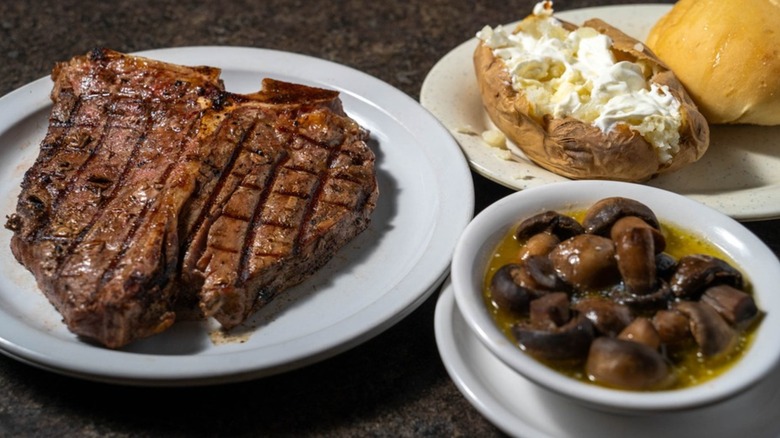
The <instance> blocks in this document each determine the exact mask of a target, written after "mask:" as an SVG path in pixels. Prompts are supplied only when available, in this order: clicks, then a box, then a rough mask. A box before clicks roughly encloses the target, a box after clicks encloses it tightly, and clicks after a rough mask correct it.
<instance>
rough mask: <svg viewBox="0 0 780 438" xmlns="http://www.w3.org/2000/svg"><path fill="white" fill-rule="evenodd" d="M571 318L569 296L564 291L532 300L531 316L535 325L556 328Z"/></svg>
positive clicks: (546, 328) (541, 327)
mask: <svg viewBox="0 0 780 438" xmlns="http://www.w3.org/2000/svg"><path fill="white" fill-rule="evenodd" d="M570 319H571V309H570V308H569V296H568V295H566V293H564V292H553V293H549V294H547V295H544V296H542V297H539V298H537V299H535V300H533V301H531V305H530V317H529V321H531V325H532V326H533V327H536V328H539V329H544V330H554V329H555V328H556V327H560V326H562V325H564V324H566V322H567V321H569V320H570Z"/></svg>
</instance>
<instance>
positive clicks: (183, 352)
mask: <svg viewBox="0 0 780 438" xmlns="http://www.w3.org/2000/svg"><path fill="white" fill-rule="evenodd" d="M141 54H142V55H144V56H148V57H152V58H156V59H160V60H163V61H168V62H175V63H181V64H188V65H211V66H216V67H220V68H222V69H223V78H224V80H225V86H226V88H227V89H228V90H229V91H233V92H241V93H245V92H251V91H256V90H257V89H259V87H260V83H261V79H262V78H264V77H273V78H276V79H281V80H287V81H294V82H298V83H304V84H309V85H314V86H320V87H326V88H331V89H336V90H338V91H340V92H341V99H342V101H343V104H344V108H345V110H346V112H347V113H348V114H349V115H350V116H352V117H353V118H354V119H355V120H357V121H358V122H359V123H360V124H361V125H362V126H364V127H365V128H367V129H369V130H370V131H371V146H372V148H373V149H374V150H375V151H376V153H377V174H378V175H377V177H378V183H379V190H380V192H381V193H380V197H379V201H378V205H377V208H376V210H375V212H374V214H373V216H372V223H371V225H370V227H369V228H368V229H367V230H366V231H365V232H364V233H362V234H361V235H359V236H358V237H357V238H356V239H355V240H353V241H352V242H351V243H350V244H349V245H348V246H346V247H345V248H343V249H342V250H341V251H340V252H339V253H338V254H336V256H335V257H334V259H333V260H332V261H331V262H330V263H329V264H327V265H326V266H325V267H324V268H323V269H321V270H320V271H319V272H318V273H317V274H316V275H315V276H314V277H313V278H310V279H309V280H307V281H306V282H304V283H303V284H302V285H300V286H298V287H296V288H294V289H292V290H290V291H288V292H287V293H285V294H283V296H282V297H279V298H278V299H277V301H275V302H274V303H272V305H271V306H269V308H268V309H266V310H264V311H261V312H260V314H258V315H256V316H255V317H253V318H252V320H250V321H249V323H247V324H246V325H245V327H244V329H243V330H239V332H238V333H233V334H232V336H231V337H229V338H228V339H227V340H222V341H216V339H217V338H216V337H214V335H215V333H218V331H217V330H216V327H215V326H214V325H213V324H214V323H209V322H182V323H177V324H176V325H174V327H173V328H172V329H171V330H169V331H167V332H165V333H162V334H161V335H158V336H154V337H152V338H149V339H146V340H142V341H139V342H136V343H134V344H132V345H131V346H129V347H127V348H125V349H122V350H117V351H113V350H109V349H105V348H101V347H98V346H95V345H93V344H90V343H87V342H84V341H82V340H80V339H78V338H77V337H75V336H73V335H72V334H71V333H70V332H69V331H68V330H67V329H66V328H65V327H64V325H63V324H62V323H61V322H60V321H61V319H60V316H59V314H58V313H57V312H56V311H55V310H54V309H53V307H52V306H50V305H49V303H48V302H47V301H46V299H45V298H44V296H43V295H42V294H41V293H40V292H39V291H38V290H37V288H36V286H35V283H34V280H33V277H32V276H31V275H30V274H29V273H28V272H27V271H26V270H25V269H24V268H23V267H22V266H21V265H19V264H18V263H17V262H16V260H15V259H14V257H13V255H12V254H11V252H10V249H9V240H10V237H11V232H10V231H8V230H5V229H3V230H2V231H0V350H2V352H3V353H5V354H7V355H9V356H12V357H15V358H17V359H20V360H22V361H25V362H28V363H30V364H33V365H36V366H39V367H42V368H47V369H50V370H53V371H57V372H60V373H64V374H70V375H75V376H79V377H83V378H88V379H94V380H101V381H110V382H121V383H130V384H147V385H151V384H156V385H177V384H182V385H183V384H199V383H215V382H222V381H228V380H238V379H247V378H253V377H259V376H264V375H270V374H273V373H278V372H282V371H286V370H290V369H293V368H296V367H300V366H303V365H306V364H309V363H312V362H314V361H317V360H321V359H324V358H326V357H329V356H332V355H335V354H337V353H339V352H341V351H344V350H346V349H348V348H350V347H352V346H355V345H357V344H358V343H360V342H363V341H365V340H367V339H369V338H370V337H372V336H374V335H376V334H378V333H379V332H381V331H383V330H384V329H387V328H388V327H390V326H391V325H393V324H394V323H396V322H397V321H399V320H400V319H402V318H403V317H404V316H406V315H407V314H409V313H410V312H411V311H412V310H414V309H415V308H416V307H417V306H418V305H419V304H421V303H422V302H423V301H424V300H425V299H426V298H427V297H428V296H430V294H431V293H432V292H433V290H434V289H435V288H436V287H437V286H438V285H439V284H440V283H441V280H442V279H443V278H444V276H445V275H446V272H447V269H448V266H449V262H450V259H451V255H452V251H453V248H454V245H455V242H456V240H457V238H458V236H459V234H460V232H461V231H462V230H463V228H465V226H466V224H467V223H468V221H469V220H470V219H471V217H472V214H473V205H474V192H473V186H472V180H471V174H470V172H469V169H468V164H467V163H466V161H465V159H464V158H463V154H462V153H461V151H460V149H459V148H458V145H457V144H456V143H455V141H454V140H453V139H452V137H451V136H450V135H449V133H448V132H447V130H446V129H444V128H443V127H442V126H441V125H440V124H439V123H438V121H437V120H436V119H435V118H434V117H433V116H432V115H430V113H428V112H427V111H426V110H425V109H424V108H422V107H421V106H420V105H419V104H418V103H417V102H415V101H414V100H413V99H412V98H410V97H408V96H407V95H405V94H404V93H402V92H401V91H399V90H397V89H395V88H393V87H391V86H390V85H388V84H386V83H384V82H382V81H380V80H378V79H376V78H373V77H371V76H369V75H366V74H364V73H361V72H359V71H356V70H354V69H351V68H348V67H345V66H342V65H338V64H335V63H332V62H328V61H324V60H321V59H315V58H311V57H307V56H302V55H297V54H292V53H286V52H279V51H272V50H262V49H253V48H235V47H188V48H175V49H162V50H154V51H149V52H143V53H141ZM50 89H51V81H50V79H48V78H44V79H41V80H38V81H35V82H33V83H31V84H29V85H27V86H25V87H22V88H20V89H18V90H16V91H14V92H12V93H10V94H8V95H7V96H5V97H3V98H2V99H0V217H5V216H6V215H8V214H10V213H12V212H13V211H14V209H15V205H16V198H17V196H18V193H19V190H20V189H19V183H20V181H21V178H22V176H23V174H24V171H25V170H26V169H27V168H28V167H29V166H30V165H31V164H32V163H33V161H34V159H35V157H36V156H37V153H38V144H39V142H40V141H41V139H42V138H43V135H44V133H45V130H46V127H47V117H48V112H49V110H50V107H51V105H50V102H49V99H48V95H49V92H50Z"/></svg>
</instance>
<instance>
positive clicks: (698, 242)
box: [482, 211, 760, 389]
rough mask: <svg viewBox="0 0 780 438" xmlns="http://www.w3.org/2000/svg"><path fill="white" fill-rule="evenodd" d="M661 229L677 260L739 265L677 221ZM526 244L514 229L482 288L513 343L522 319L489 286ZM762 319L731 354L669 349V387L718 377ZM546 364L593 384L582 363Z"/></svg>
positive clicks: (743, 335)
mask: <svg viewBox="0 0 780 438" xmlns="http://www.w3.org/2000/svg"><path fill="white" fill-rule="evenodd" d="M567 214H568V215H569V216H571V217H573V218H574V219H576V220H577V221H579V222H582V219H583V217H584V215H585V211H575V212H569V213H567ZM661 231H662V233H663V235H664V237H665V239H666V250H665V252H666V253H667V254H669V255H671V256H672V257H674V258H675V259H679V258H680V257H682V256H684V255H690V254H707V255H711V256H713V257H718V258H720V259H722V260H725V261H727V262H728V263H729V264H731V265H732V266H735V267H736V265H735V264H734V262H733V261H732V260H731V259H730V258H729V257H728V256H727V255H726V254H724V253H723V252H722V251H720V249H719V248H717V247H716V246H714V245H712V244H711V243H709V242H707V241H706V240H704V239H703V238H702V237H701V236H698V235H696V234H695V233H693V232H690V231H688V230H686V229H685V228H683V227H679V226H677V225H675V224H669V223H662V224H661ZM524 243H525V242H520V241H518V240H517V239H515V236H514V228H513V229H512V230H510V231H509V232H508V233H507V234H506V236H504V237H503V238H502V240H501V241H500V243H499V244H498V245H497V247H496V249H495V251H494V252H493V255H492V258H491V259H490V261H489V263H488V267H487V270H486V273H485V277H484V282H483V288H482V294H483V299H484V302H485V305H486V306H487V308H488V310H489V311H490V313H491V315H492V317H493V319H494V321H495V322H496V324H497V325H498V326H499V328H500V329H501V331H502V332H503V333H504V335H505V336H507V338H508V339H510V340H511V341H512V342H515V341H516V340H515V339H514V336H513V335H512V332H511V327H512V325H514V324H515V323H517V322H518V321H519V319H518V317H517V316H515V315H512V314H511V313H510V312H508V311H506V310H504V309H499V308H498V306H496V305H495V303H494V302H493V300H492V298H491V294H490V286H489V285H490V279H491V278H492V277H493V274H494V273H495V272H496V271H497V270H498V269H499V268H500V267H501V266H504V265H505V264H507V263H517V261H518V260H519V258H518V257H519V256H518V254H519V253H520V250H521V248H522V246H523V244H524ZM748 286H749V285H748ZM746 290H747V291H748V292H749V291H750V289H749V287H748V288H746ZM593 293H598V291H593ZM759 320H760V318H757V321H754V323H753V324H752V325H751V326H750V327H749V328H748V329H747V330H743V331H741V332H740V334H739V341H738V345H737V347H736V348H735V349H734V350H733V351H732V352H731V353H730V354H728V355H727V356H725V357H722V358H719V359H718V360H705V358H703V357H702V356H701V355H700V354H699V353H698V346H697V345H695V343H691V344H690V345H689V346H688V347H687V348H685V349H681V350H679V351H668V357H669V359H670V360H671V362H672V363H673V372H674V373H675V375H676V377H677V379H676V384H675V385H674V386H672V387H670V388H667V389H679V388H686V387H691V386H694V385H698V384H701V383H703V382H706V381H707V380H710V379H712V378H714V377H717V376H718V375H720V374H722V373H723V372H725V371H726V370H728V369H729V368H730V367H731V366H732V365H733V364H734V363H736V362H737V361H738V360H739V359H740V358H741V357H742V356H743V355H744V353H745V352H746V351H747V349H748V348H749V346H750V344H751V342H752V340H753V337H754V333H755V328H756V327H757V326H758V321H759ZM518 351H520V347H518ZM546 365H548V366H550V367H551V368H553V369H555V370H556V371H558V372H560V373H562V374H565V375H567V376H569V377H572V378H574V379H577V380H580V381H582V382H588V383H591V382H590V380H589V379H588V377H587V376H586V375H585V373H584V371H583V366H582V365H581V364H577V365H572V364H561V363H547V364H546Z"/></svg>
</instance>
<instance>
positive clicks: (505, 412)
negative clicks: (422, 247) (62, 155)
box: [434, 280, 780, 438]
mask: <svg viewBox="0 0 780 438" xmlns="http://www.w3.org/2000/svg"><path fill="white" fill-rule="evenodd" d="M434 328H435V333H436V344H437V346H438V348H439V353H440V355H441V358H442V361H443V362H444V365H445V368H446V369H447V372H448V373H449V375H450V377H452V380H453V381H454V382H455V384H456V386H457V387H458V389H459V390H460V391H461V393H462V394H463V395H464V396H465V397H466V399H468V401H469V402H470V403H471V404H472V405H473V406H474V407H475V408H476V409H477V410H478V411H479V412H480V413H481V414H482V415H483V416H485V418H487V419H488V420H489V421H491V422H492V423H493V424H495V425H496V426H497V427H499V428H500V429H501V430H503V431H504V432H506V433H508V434H510V435H514V436H519V437H524V438H542V437H545V438H601V437H612V436H614V437H618V436H620V437H632V438H658V437H664V438H686V437H692V436H696V437H708V438H732V437H740V436H742V437H751V438H754V437H755V438H777V437H778V436H780V416H778V415H777V406H778V405H780V368H777V369H775V370H774V371H773V372H772V373H771V374H769V376H768V377H767V378H766V379H765V380H764V381H762V382H761V384H759V385H756V386H754V387H753V388H751V389H749V390H748V391H746V392H743V393H740V394H739V395H737V396H735V397H734V398H731V399H729V400H727V401H724V402H721V403H718V404H715V405H710V406H707V407H703V408H697V409H691V410H686V411H680V412H673V413H663V414H656V415H621V414H617V413H610V412H607V411H604V410H595V409H590V408H588V407H586V406H584V405H582V404H581V403H577V402H574V401H572V400H570V399H566V398H564V397H563V396H560V395H558V394H555V393H553V392H551V391H549V390H547V389H544V388H542V387H540V386H537V385H535V384H534V383H532V382H531V381H529V380H527V379H526V378H524V377H523V376H521V375H520V374H518V373H516V372H514V371H513V370H512V369H511V368H509V367H508V366H507V365H505V364H504V363H503V362H502V361H501V360H500V359H498V358H497V357H496V356H494V355H493V354H491V352H490V350H488V349H487V347H485V346H484V344H483V343H482V342H481V341H480V340H479V339H478V338H477V336H476V335H475V334H474V333H473V332H472V331H471V330H470V329H469V326H468V324H467V323H466V320H465V319H464V318H463V316H462V315H461V313H460V310H459V309H458V306H457V304H456V303H455V296H454V293H453V290H452V288H451V286H450V284H449V280H447V281H446V282H445V285H444V287H443V288H442V292H441V294H440V295H439V299H438V301H437V303H436V311H435V314H434Z"/></svg>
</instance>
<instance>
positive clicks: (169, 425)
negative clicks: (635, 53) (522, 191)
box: [0, 0, 780, 437]
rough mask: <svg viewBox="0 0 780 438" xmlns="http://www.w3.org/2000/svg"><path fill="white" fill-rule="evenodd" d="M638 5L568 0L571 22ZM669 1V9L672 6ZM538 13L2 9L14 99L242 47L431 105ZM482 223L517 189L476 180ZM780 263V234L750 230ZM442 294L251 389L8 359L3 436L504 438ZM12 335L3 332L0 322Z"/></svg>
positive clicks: (6, 77) (69, 2)
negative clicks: (460, 371) (161, 55)
mask: <svg viewBox="0 0 780 438" xmlns="http://www.w3.org/2000/svg"><path fill="white" fill-rule="evenodd" d="M625 3H636V1H633V2H632V1H587V0H572V1H566V2H563V1H560V2H558V4H557V5H556V8H557V9H559V10H564V9H573V8H579V7H590V6H598V5H605V4H625ZM665 3H670V2H669V1H665ZM533 4H534V1H530V0H510V1H506V0H504V1H497V0H488V1H475V2H463V1H455V0H451V1H447V0H426V1H411V2H395V1H368V0H364V1H360V0H345V1H333V0H331V1H299V0H298V1H285V0H271V1H249V0H244V1H230V0H223V1H218V2H217V1H213V2H211V1H202V2H195V1H190V0H157V1H151V0H143V1H123V2H103V1H93V0H79V1H75V0H65V1H63V0H56V1H54V0H45V1H32V0H29V1H15V0H12V1H2V2H0V72H1V73H2V74H0V95H5V94H6V93H8V92H10V91H12V90H14V89H16V88H18V87H20V86H22V85H24V84H27V83H29V82H31V81H33V80H35V79H38V78H40V77H43V76H45V75H47V74H48V73H49V71H50V69H51V67H52V65H53V64H54V62H56V61H61V60H65V59H68V58H70V57H72V56H74V55H77V54H81V53H84V52H86V51H88V50H89V49H91V48H93V47H97V46H104V47H109V48H112V49H115V50H120V51H125V52H133V51H139V50H147V49H154V48H164V47H178V46H196V45H231V46H251V47H261V48H271V49H278V50H284V51H290V52H296V53H303V54H308V55H312V56H316V57H319V58H324V59H328V60H331V61H335V62H338V63H341V64H344V65H348V66H351V67H354V68H357V69H359V70H362V71H364V72H366V73H368V74H371V75H373V76H375V77H378V78H380V79H382V80H384V81H386V82H388V83H390V84H392V85H393V86H395V87H397V88H399V89H400V90H402V91H403V92H405V93H407V94H408V95H410V96H412V97H413V98H415V99H417V98H418V96H419V91H420V87H421V85H422V82H423V80H424V78H425V75H426V74H427V72H428V71H429V70H430V68H431V67H432V66H433V65H434V64H435V62H436V61H437V60H438V59H439V58H440V57H442V56H444V55H445V54H446V53H447V52H448V51H449V50H451V49H452V48H454V47H455V46H457V45H458V44H460V43H461V42H463V41H465V40H466V39H469V38H471V37H472V36H473V35H474V33H475V32H476V31H477V30H478V29H479V28H481V27H482V26H483V25H484V24H498V23H504V22H509V21H514V20H517V19H519V18H522V16H524V15H525V14H527V13H528V11H530V10H531V8H532V6H533ZM475 187H476V196H477V197H476V201H477V210H480V209H482V208H484V207H485V206H486V205H488V204H490V203H492V202H493V201H495V200H497V199H499V198H501V197H503V196H505V195H507V194H508V193H509V190H508V189H505V188H502V187H500V186H498V185H496V184H494V183H492V182H489V181H487V180H485V179H482V178H480V177H479V176H476V175H475ZM748 226H749V227H750V228H751V229H752V230H754V231H755V232H756V233H758V234H759V235H760V236H761V237H762V238H764V240H765V241H766V242H767V243H768V244H769V245H770V246H771V247H772V248H773V250H774V251H775V252H776V253H778V252H780V231H778V230H780V221H763V222H755V223H750V224H748ZM435 304H436V295H435V294H434V296H432V297H431V298H430V299H429V300H427V301H426V302H425V303H424V304H423V305H422V306H421V307H420V308H419V309H417V310H416V311H415V312H413V313H412V314H411V315H410V316H408V317H407V318H405V319H404V320H403V321H401V322H400V323H398V324H397V325H395V326H394V327H392V328H390V329H389V330H387V331H386V332H384V333H382V334H381V335H379V336H377V337H376V338H374V339H372V340H370V341H368V342H366V343H364V344H362V345H360V346H358V347H356V348H354V349H352V350H350V351H348V352H346V353H344V354H341V355H339V356H337V357H335V358H332V359H328V360H326V361H324V362H321V363H318V364H315V365H312V366H308V367H306V368H304V369H300V370H297V371H292V372H288V373H285V374H282V375H278V376H273V377H268V378H264V379H259V380H254V381H250V382H244V383H238V384H228V385H220V386H212V387H195V388H143V387H123V386H115V385H108V384H100V383H93V382H87V381H84V380H80V379H76V378H71V377H65V376H62V375H59V374H55V373H52V372H48V371H43V370H40V369H37V368H34V367H32V366H29V365H26V364H24V363H20V362H17V361H15V360H13V359H11V358H8V357H6V356H2V355H0V436H9V437H10V436H79V437H97V436H100V437H129V436H133V437H145V436H149V437H151V436H155V437H157V436H192V435H198V436H201V435H202V436H268V435H271V436H276V435H285V436H300V435H307V436H393V437H395V436H480V437H489V436H502V435H503V433H502V432H501V431H499V430H498V429H497V428H495V427H494V426H493V425H492V424H491V423H490V422H488V421H487V420H486V419H485V418H484V417H483V416H482V415H480V413H479V412H478V411H477V410H476V409H475V408H474V407H472V406H471V404H469V402H468V401H467V400H466V399H465V398H464V396H463V395H462V394H461V393H460V392H459V391H458V389H457V388H456V386H455V385H454V383H453V382H452V381H451V379H450V377H449V376H448V374H447V372H446V370H445V369H444V366H443V364H442V362H441V359H440V357H439V354H438V351H437V348H436V343H435V339H434V333H433V314H434V309H435ZM0 324H2V321H0Z"/></svg>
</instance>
